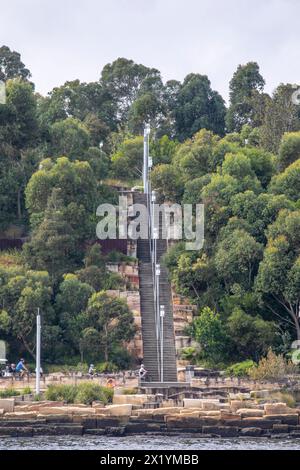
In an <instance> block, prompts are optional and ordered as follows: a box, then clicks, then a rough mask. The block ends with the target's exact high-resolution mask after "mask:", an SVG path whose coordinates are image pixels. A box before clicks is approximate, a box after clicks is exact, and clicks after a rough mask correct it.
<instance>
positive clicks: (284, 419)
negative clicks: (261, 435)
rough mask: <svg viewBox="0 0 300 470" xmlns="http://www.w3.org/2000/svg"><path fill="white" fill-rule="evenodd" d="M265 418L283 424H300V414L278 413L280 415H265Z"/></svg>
mask: <svg viewBox="0 0 300 470" xmlns="http://www.w3.org/2000/svg"><path fill="white" fill-rule="evenodd" d="M264 419H267V420H274V421H278V422H279V423H282V424H289V425H293V426H296V425H297V424H299V416H298V414H278V415H268V416H264Z"/></svg>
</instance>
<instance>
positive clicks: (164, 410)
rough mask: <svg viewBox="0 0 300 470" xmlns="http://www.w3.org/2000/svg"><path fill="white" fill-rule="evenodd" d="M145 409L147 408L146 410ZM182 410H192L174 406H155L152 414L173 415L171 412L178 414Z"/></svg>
mask: <svg viewBox="0 0 300 470" xmlns="http://www.w3.org/2000/svg"><path fill="white" fill-rule="evenodd" d="M144 411H145V410H144ZM181 411H188V412H189V411H190V410H184V409H183V408H179V407H176V408H175V407H174V408H169V407H168V408H155V409H154V410H152V416H157V415H171V414H178V413H180V412H181Z"/></svg>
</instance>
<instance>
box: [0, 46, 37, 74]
mask: <svg viewBox="0 0 300 470" xmlns="http://www.w3.org/2000/svg"><path fill="white" fill-rule="evenodd" d="M17 77H19V78H21V79H23V80H26V79H27V78H30V77H31V73H30V71H29V70H28V69H27V68H26V67H25V65H24V64H23V62H22V61H21V55H20V54H19V53H18V52H16V51H11V50H10V48H9V47H7V46H2V47H0V80H2V81H3V82H6V81H7V80H9V79H11V78H17Z"/></svg>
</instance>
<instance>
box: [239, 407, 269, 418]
mask: <svg viewBox="0 0 300 470" xmlns="http://www.w3.org/2000/svg"><path fill="white" fill-rule="evenodd" d="M237 414H239V415H240V416H241V418H253V417H254V418H255V417H256V418H261V417H262V416H264V410H260V409H255V408H240V409H239V410H237Z"/></svg>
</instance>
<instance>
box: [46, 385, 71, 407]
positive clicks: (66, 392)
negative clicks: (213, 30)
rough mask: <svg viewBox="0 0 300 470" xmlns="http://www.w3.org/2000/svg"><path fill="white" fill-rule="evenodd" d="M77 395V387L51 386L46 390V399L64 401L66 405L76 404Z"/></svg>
mask: <svg viewBox="0 0 300 470" xmlns="http://www.w3.org/2000/svg"><path fill="white" fill-rule="evenodd" d="M76 395H77V387H76V386H75V385H63V384H60V385H49V387H48V388H47V390H46V394H45V396H46V399H47V400H51V401H64V402H66V403H74V402H75V399H76Z"/></svg>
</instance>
